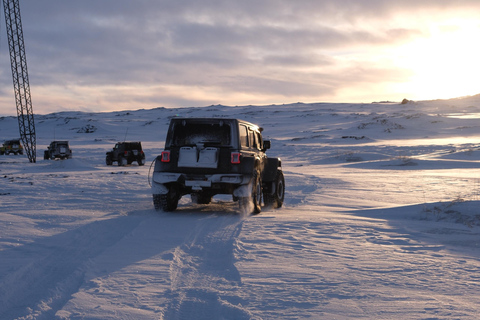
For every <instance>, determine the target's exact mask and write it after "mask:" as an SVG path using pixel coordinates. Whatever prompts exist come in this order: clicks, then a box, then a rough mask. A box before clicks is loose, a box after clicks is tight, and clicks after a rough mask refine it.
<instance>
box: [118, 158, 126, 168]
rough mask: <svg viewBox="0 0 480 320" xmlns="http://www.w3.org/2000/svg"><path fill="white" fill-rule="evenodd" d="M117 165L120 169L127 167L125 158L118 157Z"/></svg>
mask: <svg viewBox="0 0 480 320" xmlns="http://www.w3.org/2000/svg"><path fill="white" fill-rule="evenodd" d="M117 163H118V165H119V166H120V167H123V166H126V165H127V159H125V157H122V156H120V157H118V161H117Z"/></svg>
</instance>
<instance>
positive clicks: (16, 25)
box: [3, 0, 37, 163]
mask: <svg viewBox="0 0 480 320" xmlns="http://www.w3.org/2000/svg"><path fill="white" fill-rule="evenodd" d="M3 9H4V12H5V23H6V25H7V28H6V29H7V38H8V49H9V51H10V62H11V65H12V77H13V88H14V91H15V103H16V105H17V116H18V127H19V129H20V138H21V139H22V142H23V146H24V149H25V151H26V153H27V156H28V159H29V160H30V162H33V163H34V162H36V153H37V140H36V135H35V122H34V119H33V108H32V98H31V96H30V84H29V81H28V72H27V57H26V55H25V43H24V41H23V29H22V20H21V18H20V4H19V0H3Z"/></svg>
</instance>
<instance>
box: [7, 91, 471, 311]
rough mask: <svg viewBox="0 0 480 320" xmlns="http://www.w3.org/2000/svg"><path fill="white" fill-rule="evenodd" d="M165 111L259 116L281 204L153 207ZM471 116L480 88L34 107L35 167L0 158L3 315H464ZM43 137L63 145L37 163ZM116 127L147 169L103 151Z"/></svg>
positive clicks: (11, 121) (13, 126)
mask: <svg viewBox="0 0 480 320" xmlns="http://www.w3.org/2000/svg"><path fill="white" fill-rule="evenodd" d="M174 116H191V117H201V116H209V117H210V116H216V117H235V118H241V119H244V120H247V121H251V122H254V123H257V124H259V125H261V126H263V127H264V128H265V131H264V134H265V136H266V137H268V138H270V139H271V140H272V149H271V150H270V151H269V153H270V154H271V155H272V156H279V157H281V158H282V162H283V168H284V173H285V178H286V186H287V189H286V199H285V205H284V207H283V208H281V209H278V210H271V211H263V212H262V213H261V214H260V215H256V216H244V215H242V214H240V213H239V210H238V208H237V207H236V205H235V204H234V203H233V202H231V201H230V198H229V197H225V196H222V197H217V198H214V203H213V204H211V205H194V204H192V203H191V202H190V200H189V198H186V197H184V198H183V199H182V200H181V201H180V205H179V208H178V210H177V211H175V212H173V213H162V212H156V211H155V210H154V209H153V203H152V199H151V194H150V187H149V181H148V179H149V171H150V164H151V162H152V160H153V159H154V158H155V157H156V156H157V155H158V154H160V152H161V151H162V148H163V143H164V139H165V134H166V129H167V125H168V122H169V119H170V118H171V117H174ZM479 129H480V97H478V96H474V97H469V98H464V99H453V100H446V101H445V100H444V101H423V102H410V103H408V104H404V105H402V104H397V103H372V104H324V103H320V104H301V103H298V104H292V105H273V106H242V107H226V106H210V107H204V108H185V109H164V108H159V109H153V110H136V111H130V112H126V111H122V112H114V113H81V112H63V113H56V114H48V115H38V116H36V131H37V163H36V164H31V163H29V162H28V160H27V158H26V156H13V155H12V156H0V319H168V320H170V319H209V320H211V319H475V318H477V316H478V313H479V311H480V296H479V295H478V293H479V292H480V212H479V209H478V208H479V204H480V180H479V179H480V170H479V167H480V150H479V142H480V130H479ZM10 138H18V127H17V121H16V119H15V118H13V117H5V118H0V139H10ZM54 139H57V140H69V141H70V145H71V148H72V149H73V159H71V160H63V161H61V160H58V161H50V160H43V150H44V149H45V148H46V146H47V145H48V144H49V142H50V141H51V140H54ZM125 139H126V140H130V141H135V140H140V141H142V143H143V146H144V150H145V152H146V155H147V164H146V165H145V166H143V167H139V166H137V165H136V164H134V165H131V166H126V167H118V166H106V165H105V162H104V161H105V152H106V151H108V150H109V149H110V148H112V147H113V145H114V144H115V142H117V141H123V140H125Z"/></svg>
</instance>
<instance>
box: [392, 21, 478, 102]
mask: <svg viewBox="0 0 480 320" xmlns="http://www.w3.org/2000/svg"><path fill="white" fill-rule="evenodd" d="M479 26H480V24H479V23H478V22H468V21H455V22H448V23H445V24H442V25H437V26H435V27H432V28H431V30H430V32H429V33H430V36H429V37H428V38H422V39H417V40H415V41H413V42H411V43H409V44H407V45H405V46H403V47H401V48H398V51H397V52H396V55H397V58H396V62H397V65H398V66H399V67H401V68H404V69H408V70H410V74H411V78H410V79H409V81H408V82H407V83H404V84H402V85H400V88H398V89H400V90H401V91H403V92H410V93H412V94H413V95H414V96H415V97H412V98H414V99H436V98H438V99H443V98H454V97H460V96H465V95H472V94H477V93H480V85H479V83H478V77H479V74H480V63H479V60H480V42H478V41H477V37H478V33H479V29H480V28H479Z"/></svg>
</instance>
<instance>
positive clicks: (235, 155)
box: [231, 152, 242, 164]
mask: <svg viewBox="0 0 480 320" xmlns="http://www.w3.org/2000/svg"><path fill="white" fill-rule="evenodd" d="M241 155H242V154H241V153H240V152H232V160H231V162H232V163H233V164H239V163H240V156H241Z"/></svg>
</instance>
